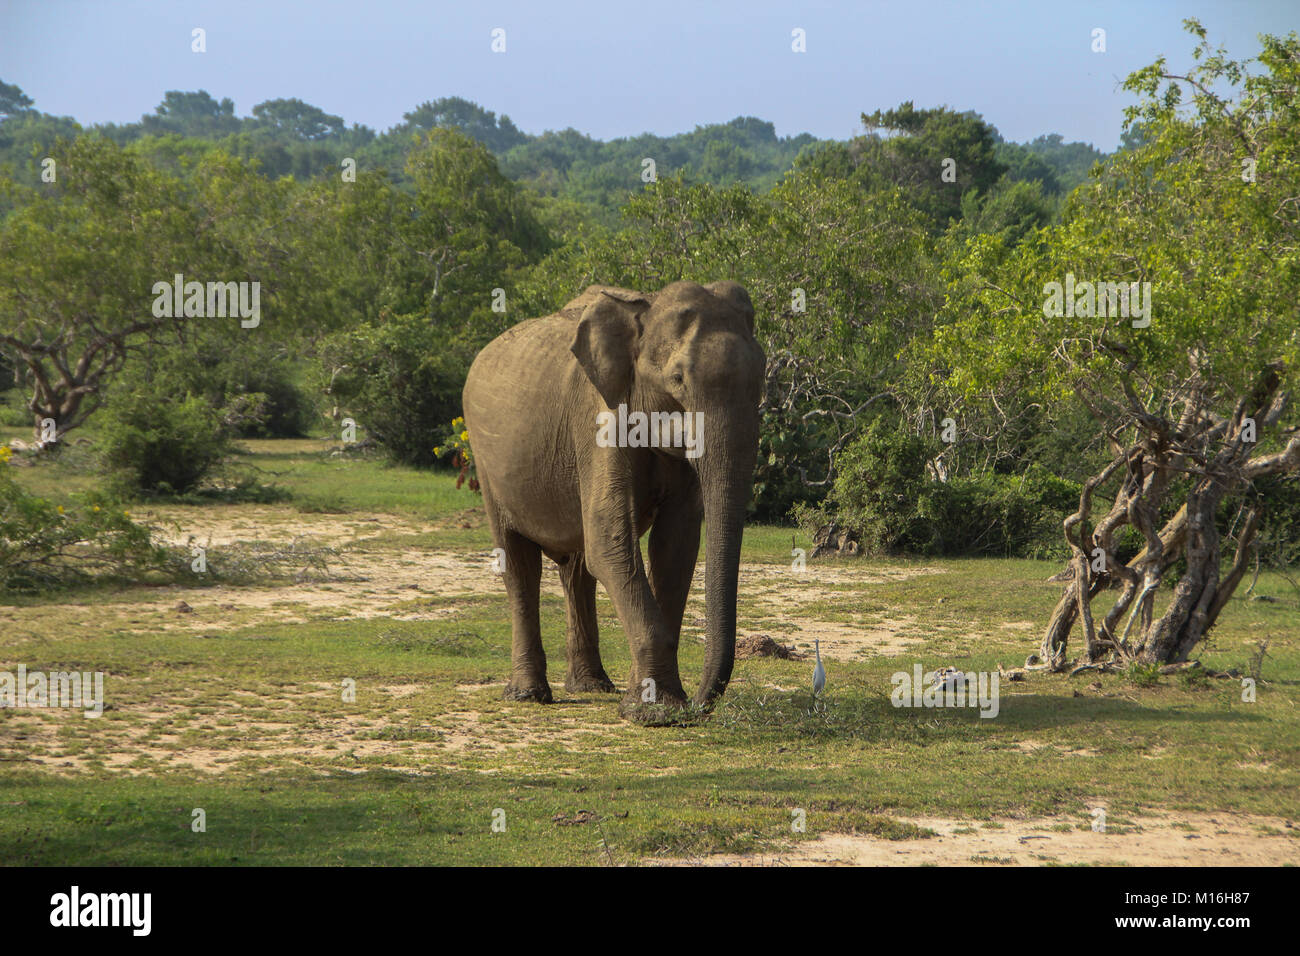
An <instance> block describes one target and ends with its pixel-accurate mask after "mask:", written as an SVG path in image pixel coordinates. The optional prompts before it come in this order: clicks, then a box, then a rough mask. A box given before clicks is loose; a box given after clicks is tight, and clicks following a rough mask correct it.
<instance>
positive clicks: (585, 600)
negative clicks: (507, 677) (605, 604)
mask: <svg viewBox="0 0 1300 956" xmlns="http://www.w3.org/2000/svg"><path fill="white" fill-rule="evenodd" d="M560 580H561V581H563V582H564V596H565V598H566V603H567V605H568V617H569V635H568V648H567V649H568V652H569V668H568V672H567V673H566V675H565V678H564V689H565V690H567V691H568V692H569V693H571V694H573V693H582V692H583V691H593V690H594V691H604V692H606V693H609V692H612V691H613V690H614V682H613V681H611V680H610V679H609V675H608V674H606V673H605V667H604V665H603V664H602V663H601V660H600V640H599V632H598V630H597V628H596V579H595V578H594V577H592V576H591V572H590V571H588V570H587V561H586V557H585V556H584V555H583V553H582V552H581V551H579V552H578V553H577V554H572V555H569V558H568V560H567V561H565V562H564V563H563V564H561V565H560Z"/></svg>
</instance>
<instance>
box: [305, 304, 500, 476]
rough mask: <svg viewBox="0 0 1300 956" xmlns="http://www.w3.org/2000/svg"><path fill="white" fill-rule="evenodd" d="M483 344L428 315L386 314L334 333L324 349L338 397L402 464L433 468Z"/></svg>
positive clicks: (335, 393)
mask: <svg viewBox="0 0 1300 956" xmlns="http://www.w3.org/2000/svg"><path fill="white" fill-rule="evenodd" d="M475 351H476V348H475V347H473V346H471V345H469V344H467V343H462V342H457V341H456V340H454V339H452V338H451V337H450V336H449V335H448V334H447V332H446V331H444V330H443V329H440V328H439V327H438V326H437V325H436V324H434V323H433V322H431V321H430V320H429V319H428V318H427V317H426V316H421V315H414V316H387V315H386V316H383V317H381V318H380V320H379V321H378V322H376V323H373V324H366V325H363V326H361V327H359V328H356V329H352V330H349V331H347V332H344V333H341V334H339V335H336V336H334V337H332V338H331V339H330V340H329V341H328V342H327V343H326V345H325V347H324V349H323V350H322V355H321V359H322V371H323V370H324V369H338V370H339V371H338V372H337V374H335V373H334V372H332V371H331V373H330V378H331V379H332V382H331V385H330V388H331V394H332V395H333V396H334V398H335V399H336V401H337V402H338V404H339V405H340V406H341V407H344V408H346V409H348V410H349V411H350V412H352V413H353V415H354V416H355V418H356V420H357V424H358V425H360V426H361V427H363V428H365V430H366V432H367V433H368V434H369V435H370V436H372V437H373V438H374V439H375V440H376V441H378V442H379V443H380V444H382V445H383V446H384V448H385V449H386V450H387V452H388V455H389V456H390V457H391V458H392V459H393V460H394V461H398V462H401V463H402V464H407V465H414V466H416V467H428V466H430V465H432V464H433V463H434V461H435V460H436V456H435V455H434V453H433V452H434V446H435V445H437V444H438V439H439V437H440V436H441V435H442V433H443V430H444V429H445V428H446V426H447V422H449V421H451V420H452V419H454V418H456V417H457V416H459V415H460V411H461V409H460V393H461V390H462V389H463V388H464V386H465V374H466V372H467V371H468V370H469V365H470V362H471V361H472V360H473V357H474V352H475Z"/></svg>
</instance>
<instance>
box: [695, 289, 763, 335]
mask: <svg viewBox="0 0 1300 956" xmlns="http://www.w3.org/2000/svg"><path fill="white" fill-rule="evenodd" d="M704 288H706V289H708V290H709V291H710V292H712V293H713V294H714V295H715V296H717V297H718V298H719V299H722V300H723V301H724V302H726V303H727V304H729V305H730V306H731V307H732V308H733V309H735V310H736V311H737V312H739V313H740V314H741V315H743V316H744V317H745V322H746V323H747V324H748V325H749V334H750V335H753V334H754V303H753V302H750V301H749V293H748V292H746V291H745V287H744V286H743V285H741V284H740V283H739V282H732V281H730V280H724V281H722V282H710V283H709V284H708V285H706V286H705V287H704Z"/></svg>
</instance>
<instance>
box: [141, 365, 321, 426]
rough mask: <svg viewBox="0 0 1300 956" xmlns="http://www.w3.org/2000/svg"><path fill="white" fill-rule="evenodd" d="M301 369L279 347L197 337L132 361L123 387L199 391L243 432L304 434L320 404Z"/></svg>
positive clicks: (185, 392) (229, 422) (185, 391)
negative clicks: (231, 343)
mask: <svg viewBox="0 0 1300 956" xmlns="http://www.w3.org/2000/svg"><path fill="white" fill-rule="evenodd" d="M299 373H300V369H299V367H298V366H297V365H295V363H294V362H292V361H290V360H289V358H288V357H287V356H285V355H284V354H282V353H281V352H280V351H279V350H278V349H276V348H275V347H272V346H266V345H253V346H249V345H243V344H242V343H241V346H240V348H238V349H237V350H236V349H231V348H230V347H229V346H228V344H226V343H214V342H196V343H190V344H189V345H187V346H185V347H181V346H173V347H170V348H167V349H159V350H158V351H156V352H154V353H152V354H150V355H149V356H148V357H147V358H146V359H145V360H143V361H142V362H141V363H140V364H138V365H135V366H132V367H129V368H128V370H127V373H126V375H124V376H123V378H122V382H123V383H124V384H123V386H122V387H124V388H127V389H136V388H141V387H144V388H151V389H152V390H154V391H158V390H160V388H161V387H162V386H161V385H160V384H158V383H160V382H161V381H163V380H165V381H166V382H167V388H168V389H170V390H171V391H173V392H174V393H175V394H178V395H184V394H190V395H197V396H200V397H202V398H204V399H206V400H207V402H208V404H209V405H211V406H212V407H213V408H216V409H221V410H222V412H221V414H222V418H223V419H225V420H226V423H227V424H228V425H229V426H230V428H231V430H232V432H233V434H234V435H236V436H239V437H242V438H300V437H302V436H303V435H305V434H307V431H308V430H309V429H310V428H311V427H312V426H313V425H314V424H315V418H316V408H315V404H314V402H313V401H312V400H311V398H310V397H309V396H308V395H307V393H306V392H305V391H304V390H303V389H302V388H301V387H300V386H299V385H298V383H297V381H296V379H297V377H298V375H299Z"/></svg>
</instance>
